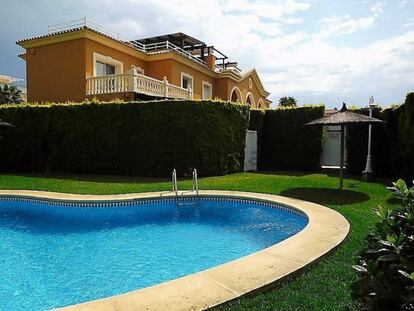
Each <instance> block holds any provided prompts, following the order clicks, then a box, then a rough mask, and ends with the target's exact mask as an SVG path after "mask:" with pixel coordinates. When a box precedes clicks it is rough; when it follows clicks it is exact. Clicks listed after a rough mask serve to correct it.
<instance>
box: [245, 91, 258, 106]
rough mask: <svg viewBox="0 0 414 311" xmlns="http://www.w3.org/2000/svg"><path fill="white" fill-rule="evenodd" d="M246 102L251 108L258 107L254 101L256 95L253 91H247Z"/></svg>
mask: <svg viewBox="0 0 414 311" xmlns="http://www.w3.org/2000/svg"><path fill="white" fill-rule="evenodd" d="M246 104H247V105H248V106H249V107H250V108H256V103H255V101H254V96H253V94H252V93H250V92H249V93H247V95H246Z"/></svg>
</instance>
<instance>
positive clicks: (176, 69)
mask: <svg viewBox="0 0 414 311" xmlns="http://www.w3.org/2000/svg"><path fill="white" fill-rule="evenodd" d="M171 68H172V76H171V79H170V82H171V83H172V84H175V85H178V86H181V73H186V74H189V75H190V76H192V77H193V98H194V99H201V98H202V83H203V81H205V82H208V83H210V84H211V85H212V87H213V94H214V89H215V85H214V79H213V78H212V77H210V76H209V75H207V74H204V73H202V72H200V71H198V70H196V69H194V68H192V67H190V66H187V65H185V64H182V63H180V62H178V61H176V60H171ZM213 98H214V96H213Z"/></svg>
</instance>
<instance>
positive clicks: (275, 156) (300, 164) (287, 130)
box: [260, 106, 325, 170]
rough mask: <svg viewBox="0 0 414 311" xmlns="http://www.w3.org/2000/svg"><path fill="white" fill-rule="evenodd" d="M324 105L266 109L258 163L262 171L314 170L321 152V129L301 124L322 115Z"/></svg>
mask: <svg viewBox="0 0 414 311" xmlns="http://www.w3.org/2000/svg"><path fill="white" fill-rule="evenodd" d="M324 113H325V107H324V106H305V107H286V108H278V109H275V110H266V112H265V115H264V120H263V137H262V163H261V165H260V167H261V168H263V169H265V170H317V169H319V166H320V157H321V153H322V128H321V127H306V126H305V124H306V123H307V122H310V121H312V120H314V119H318V118H322V117H323V116H324Z"/></svg>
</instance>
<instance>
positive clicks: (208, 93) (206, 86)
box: [202, 81, 213, 99]
mask: <svg viewBox="0 0 414 311" xmlns="http://www.w3.org/2000/svg"><path fill="white" fill-rule="evenodd" d="M202 86H203V90H202V99H211V98H212V97H213V88H212V86H211V84H210V83H208V82H205V81H203V84H202Z"/></svg>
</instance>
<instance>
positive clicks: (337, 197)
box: [280, 188, 369, 205]
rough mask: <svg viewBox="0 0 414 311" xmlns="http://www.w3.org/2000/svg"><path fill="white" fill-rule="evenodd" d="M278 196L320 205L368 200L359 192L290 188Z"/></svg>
mask: <svg viewBox="0 0 414 311" xmlns="http://www.w3.org/2000/svg"><path fill="white" fill-rule="evenodd" d="M280 195H283V196H286V197H291V198H295V199H300V200H304V201H310V202H314V203H318V204H322V205H329V204H333V205H346V204H354V203H361V202H365V201H368V200H369V196H368V195H366V194H365V193H362V192H359V191H353V190H339V189H332V188H291V189H286V190H284V191H282V192H281V193H280Z"/></svg>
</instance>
